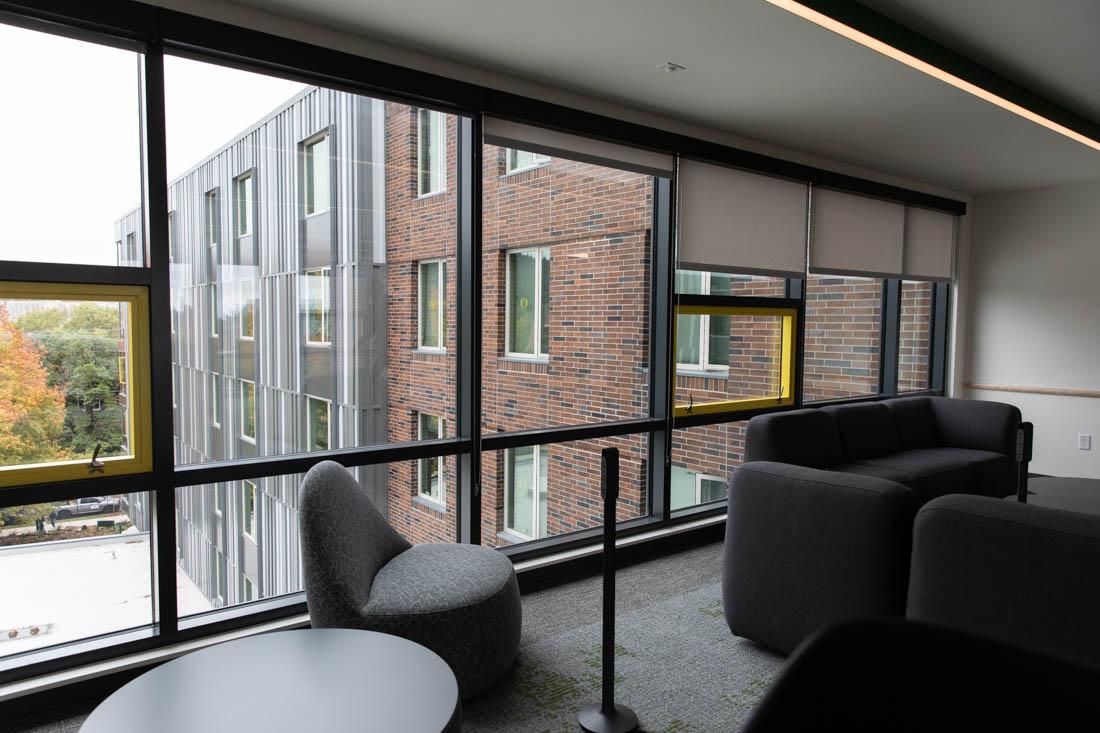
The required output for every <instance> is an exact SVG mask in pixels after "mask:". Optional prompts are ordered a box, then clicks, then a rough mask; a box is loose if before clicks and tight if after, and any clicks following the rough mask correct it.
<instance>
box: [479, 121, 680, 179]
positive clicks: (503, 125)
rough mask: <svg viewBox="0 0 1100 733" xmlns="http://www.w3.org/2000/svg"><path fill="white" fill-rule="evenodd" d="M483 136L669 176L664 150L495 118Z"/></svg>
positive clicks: (501, 142)
mask: <svg viewBox="0 0 1100 733" xmlns="http://www.w3.org/2000/svg"><path fill="white" fill-rule="evenodd" d="M484 136H485V142H487V143H489V144H490V145H499V146H501V147H504V148H516V149H519V150H526V151H529V152H532V153H542V154H543V155H550V156H560V157H564V158H572V159H574V160H582V161H584V162H587V163H595V164H597V165H605V166H609V167H612V168H621V169H624V170H630V171H636V172H638V173H645V174H648V175H653V176H664V177H669V176H671V175H672V170H673V158H672V156H671V155H668V154H665V153H654V152H652V151H649V150H641V149H639V148H632V147H628V146H626V145H617V144H615V143H608V142H603V141H601V140H595V139H593V138H588V137H581V136H579V135H570V134H569V133H565V132H557V131H556V130H548V129H546V128H544V127H533V126H531V125H524V124H521V123H519V122H508V121H507V120H501V119H497V118H495V117H486V118H485V126H484Z"/></svg>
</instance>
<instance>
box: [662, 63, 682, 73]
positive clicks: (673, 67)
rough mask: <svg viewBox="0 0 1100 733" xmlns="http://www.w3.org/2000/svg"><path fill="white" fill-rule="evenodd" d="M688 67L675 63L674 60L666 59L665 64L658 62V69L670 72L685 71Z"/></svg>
mask: <svg viewBox="0 0 1100 733" xmlns="http://www.w3.org/2000/svg"><path fill="white" fill-rule="evenodd" d="M686 68H687V67H686V66H681V65H680V64H677V63H673V62H672V61H665V62H664V63H663V64H657V69H658V70H659V71H667V72H668V73H670V74H674V73H676V72H677V71H683V70H684V69H686Z"/></svg>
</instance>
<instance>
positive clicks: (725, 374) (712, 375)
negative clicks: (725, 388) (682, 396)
mask: <svg viewBox="0 0 1100 733" xmlns="http://www.w3.org/2000/svg"><path fill="white" fill-rule="evenodd" d="M676 376H677V377H704V378H706V379H729V378H730V371H729V369H685V368H683V367H676Z"/></svg>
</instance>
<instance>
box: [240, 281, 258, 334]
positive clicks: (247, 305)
mask: <svg viewBox="0 0 1100 733" xmlns="http://www.w3.org/2000/svg"><path fill="white" fill-rule="evenodd" d="M255 291H256V283H255V282H253V281H252V280H242V281H241V285H240V294H241V322H240V326H241V338H243V339H253V338H255V337H256V292H255Z"/></svg>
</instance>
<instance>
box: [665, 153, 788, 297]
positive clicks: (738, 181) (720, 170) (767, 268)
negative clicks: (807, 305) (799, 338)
mask: <svg viewBox="0 0 1100 733" xmlns="http://www.w3.org/2000/svg"><path fill="white" fill-rule="evenodd" d="M677 181H678V185H679V190H680V214H679V231H680V237H679V252H678V266H679V267H680V268H682V269H690V270H705V271H716V272H723V271H724V272H738V273H756V274H764V275H780V276H787V275H790V276H794V277H801V276H802V275H803V273H805V271H806V216H807V190H808V186H807V185H806V184H805V183H798V182H794V181H788V180H785V179H781V178H773V177H771V176H764V175H759V174H756V173H749V172H747V171H742V170H737V169H733V168H726V167H723V166H718V165H711V164H709V163H702V162H699V161H694V160H685V159H681V160H680V168H679V171H678V177H677Z"/></svg>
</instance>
